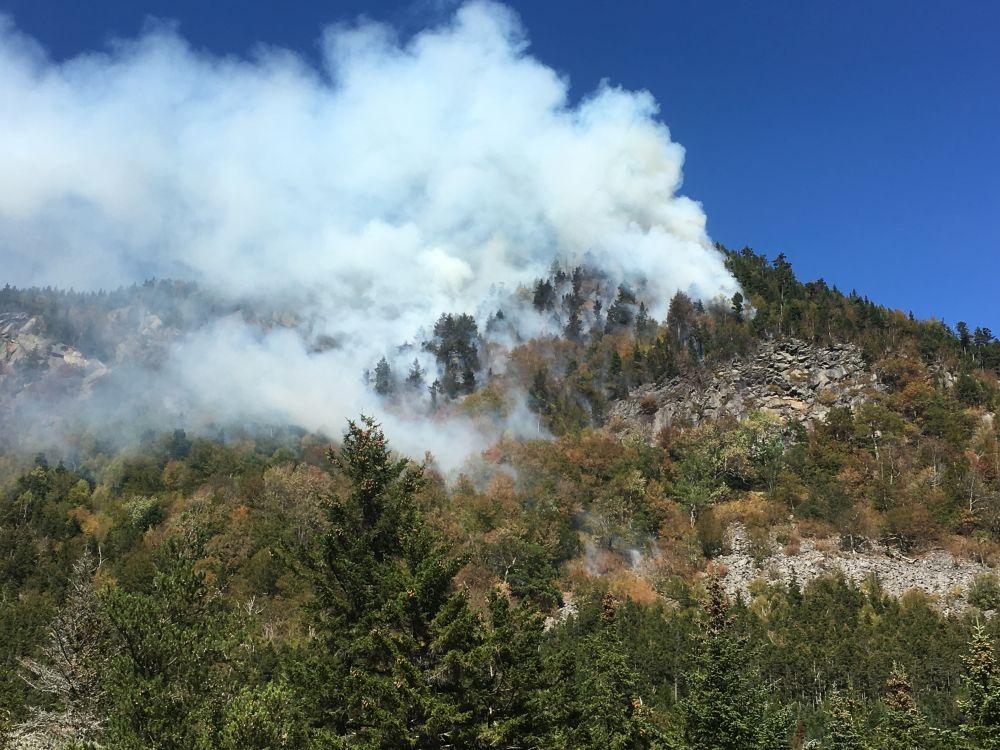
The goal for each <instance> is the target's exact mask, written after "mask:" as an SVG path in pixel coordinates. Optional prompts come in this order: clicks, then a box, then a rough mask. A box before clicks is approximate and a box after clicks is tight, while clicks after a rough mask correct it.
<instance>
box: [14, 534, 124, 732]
mask: <svg viewBox="0 0 1000 750" xmlns="http://www.w3.org/2000/svg"><path fill="white" fill-rule="evenodd" d="M95 568H96V565H95V562H94V559H93V556H92V555H91V554H90V553H89V552H88V553H84V554H83V555H82V556H81V557H80V558H79V559H78V560H77V561H76V562H75V563H74V565H73V570H72V573H71V575H70V579H69V586H68V591H67V595H66V602H65V604H64V605H63V607H62V609H61V610H60V611H59V613H58V614H57V615H56V617H55V618H54V619H53V621H52V622H51V624H50V625H49V628H48V632H47V634H46V636H47V637H46V642H45V645H44V646H43V648H42V650H41V653H40V654H39V656H38V658H33V659H29V658H24V659H21V660H20V666H21V669H22V678H23V679H24V681H25V682H26V683H27V684H28V685H29V686H30V687H31V688H32V689H33V690H34V691H36V692H37V693H39V694H40V695H41V696H45V699H46V702H47V703H51V704H54V705H52V707H51V708H48V709H39V710H36V711H35V712H34V713H33V714H32V715H31V716H30V717H29V718H28V720H27V721H25V722H23V723H21V724H20V725H18V726H17V727H15V728H14V730H13V732H12V736H11V737H9V738H8V740H9V741H10V743H11V746H12V747H21V746H24V747H28V746H30V745H31V742H30V741H29V738H30V737H31V736H33V735H35V734H36V733H38V732H41V733H43V734H44V735H46V736H49V737H52V738H57V739H58V740H59V741H61V742H71V741H75V742H87V741H90V740H96V739H99V738H100V733H101V730H102V729H103V724H104V716H103V715H102V711H101V702H102V698H103V695H104V691H103V687H102V685H101V667H102V658H101V651H102V642H103V640H104V638H105V637H106V624H105V622H104V618H103V617H102V616H101V611H100V607H99V602H98V598H97V595H96V592H95V591H94V587H93V576H94V572H95ZM2 740H3V738H2V737H0V741H2Z"/></svg>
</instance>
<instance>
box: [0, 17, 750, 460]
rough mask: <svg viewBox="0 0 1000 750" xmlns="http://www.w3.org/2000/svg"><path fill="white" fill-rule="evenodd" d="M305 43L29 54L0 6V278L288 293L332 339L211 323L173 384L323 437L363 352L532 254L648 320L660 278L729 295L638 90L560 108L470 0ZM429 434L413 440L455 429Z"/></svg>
mask: <svg viewBox="0 0 1000 750" xmlns="http://www.w3.org/2000/svg"><path fill="white" fill-rule="evenodd" d="M322 47H323V61H324V64H323V67H322V69H316V68H315V67H312V66H310V65H309V64H308V63H307V62H306V61H305V60H304V59H303V58H302V57H300V56H299V55H297V54H295V53H294V52H290V51H287V50H279V49H265V50H262V51H259V52H257V54H256V55H255V56H254V57H253V58H252V59H242V58H240V59H237V58H230V57H225V58H223V57H214V56H211V55H209V54H207V53H204V52H202V51H197V50H194V49H192V48H191V47H190V46H189V45H188V44H187V43H186V42H185V41H184V40H183V39H182V38H181V37H179V36H178V35H177V33H176V32H175V31H174V30H172V29H171V28H170V27H159V28H155V29H153V30H151V31H149V32H148V33H146V34H145V35H143V36H141V37H140V38H138V39H135V40H128V41H118V42H115V43H114V44H112V45H111V46H110V48H109V49H108V50H107V51H105V52H100V53H98V52H95V53H91V54H86V55H81V56H79V57H77V58H74V59H71V60H68V61H65V62H54V61H52V60H50V59H49V58H47V56H46V54H45V53H44V51H43V50H42V48H41V47H40V46H39V45H38V44H36V43H35V42H34V41H32V40H31V39H29V38H26V37H25V36H24V35H22V34H20V33H19V32H18V31H17V30H16V28H15V27H14V25H13V22H11V21H3V19H0V133H2V134H3V137H2V138H0V164H2V165H3V168H2V169H0V261H2V265H0V280H2V281H8V282H10V283H14V284H21V285H27V284H53V285H59V286H66V287H69V286H73V287H76V288H78V289H79V288H98V287H103V288H107V287H109V286H113V285H116V284H119V283H131V282H133V281H135V280H137V279H141V278H144V277H149V276H154V275H155V276H160V277H180V278H188V279H193V280H196V281H198V282H200V283H202V284H205V285H208V286H210V287H212V288H214V289H216V290H217V291H219V292H221V293H223V294H227V295H231V296H234V297H246V296H251V297H257V298H271V297H274V298H281V299H293V298H294V299H309V300H310V309H309V310H308V315H309V316H310V317H311V319H313V320H314V321H315V323H314V325H318V326H319V329H318V332H320V333H323V334H325V335H328V336H330V337H332V338H333V339H334V340H336V341H337V342H340V344H341V346H340V347H339V348H338V349H336V350H333V351H328V352H325V353H323V354H314V353H310V351H309V350H308V348H307V346H306V344H305V343H304V342H303V341H302V340H301V339H300V338H297V337H295V336H294V335H291V334H289V333H288V332H287V331H286V332H275V333H272V334H266V335H265V334H261V333H260V332H254V331H249V330H244V329H242V328H241V326H240V325H237V324H235V323H234V322H232V321H222V322H220V323H219V324H218V325H216V326H213V327H211V328H209V329H206V330H205V331H203V332H202V333H201V334H200V339H199V340H198V341H190V342H188V343H187V345H185V346H184V347H182V350H181V351H179V352H178V353H177V355H176V358H175V359H176V365H177V374H176V377H177V378H178V379H180V380H182V381H183V382H185V383H187V384H188V385H189V386H190V387H191V389H192V392H193V393H195V394H197V395H199V396H200V397H201V400H202V402H203V403H204V405H205V408H210V407H211V408H212V409H217V410H220V411H223V412H225V413H228V414H230V415H236V416H238V415H243V414H246V415H248V416H252V417H263V416H271V417H274V418H285V419H291V420H294V421H296V422H297V423H299V424H301V425H302V426H305V427H308V428H313V429H316V428H321V429H327V430H332V431H339V429H340V427H341V425H342V423H343V418H345V417H348V416H352V415H356V414H357V413H358V411H359V410H362V409H367V410H369V411H375V412H377V411H378V409H377V405H376V404H375V403H373V399H372V397H371V396H370V395H369V394H368V393H367V391H366V389H365V388H364V386H363V385H362V384H361V383H360V380H359V373H360V372H361V370H362V369H364V367H366V366H368V365H369V364H370V363H371V362H373V361H374V360H375V359H377V358H378V357H379V356H381V355H382V354H384V353H387V352H389V351H390V350H391V348H392V347H393V346H395V345H397V344H399V343H400V342H403V341H406V340H408V339H411V338H412V336H413V335H414V334H415V332H416V331H417V330H418V329H419V328H421V327H422V326H426V325H427V324H428V323H429V322H433V320H434V319H435V318H436V317H437V316H438V315H439V314H440V313H441V312H443V311H469V312H474V311H476V310H477V309H480V303H481V302H482V301H483V300H484V299H486V298H487V297H488V296H489V294H490V288H491V286H492V285H494V284H497V283H502V284H504V285H505V286H506V287H507V288H508V289H513V288H515V287H516V286H517V285H518V284H522V283H530V282H531V281H532V279H534V278H535V277H538V276H541V275H544V274H545V272H546V271H547V269H548V268H549V266H550V264H551V263H552V261H553V259H555V258H561V259H564V260H566V261H568V262H569V263H572V262H574V261H575V260H579V259H581V258H583V257H584V256H585V255H587V256H589V258H590V259H591V262H592V263H594V264H596V265H597V266H599V267H601V268H602V269H603V270H604V271H605V272H607V273H609V274H610V276H611V277H612V278H616V279H620V280H623V281H627V280H629V279H642V280H643V281H644V282H645V284H646V288H647V289H648V290H650V292H651V299H652V301H653V306H652V309H651V312H652V313H653V314H654V315H656V316H661V315H662V314H663V312H664V310H665V307H666V303H667V301H668V300H669V298H670V296H672V294H673V293H674V292H675V291H677V290H683V291H686V292H688V293H689V294H691V295H692V296H694V297H697V298H703V299H704V298H710V297H714V296H716V295H718V294H725V295H727V296H728V295H731V294H732V293H733V292H735V291H736V290H737V285H736V282H735V281H734V279H733V278H732V277H731V276H730V275H729V273H728V272H727V271H726V269H725V268H724V265H723V262H722V258H721V257H720V255H719V254H718V253H717V252H716V251H715V250H714V249H713V248H712V245H711V243H710V241H709V238H708V236H707V235H706V232H705V215H704V213H703V211H702V210H701V207H700V205H699V204H697V203H695V202H693V201H691V200H689V199H687V198H685V197H683V196H679V195H677V191H678V189H679V187H680V183H681V166H682V162H683V157H684V151H683V148H682V147H681V146H679V145H678V144H676V143H674V142H672V141H671V140H670V135H669V132H668V130H667V128H666V126H665V125H663V124H662V123H661V122H660V121H659V120H658V119H657V117H658V107H657V105H656V102H655V101H654V100H653V98H652V97H651V96H650V95H649V93H648V92H645V91H643V92H629V91H624V90H622V89H619V88H616V87H613V86H611V85H608V84H606V83H602V84H601V85H600V86H599V87H598V88H597V89H596V90H595V91H594V92H593V93H592V94H590V95H589V96H587V97H585V98H584V99H583V100H582V101H581V102H579V103H573V102H571V100H570V98H569V95H568V83H567V81H566V80H565V79H564V78H562V77H560V76H559V75H558V74H557V73H556V72H555V71H553V70H552V69H551V68H549V67H547V66H545V65H544V64H543V63H541V62H540V61H538V60H536V59H535V58H533V57H531V56H530V55H529V54H528V43H527V40H526V37H525V33H524V30H523V29H522V27H521V26H520V23H519V21H518V19H517V18H516V16H515V15H514V14H513V13H512V12H511V11H510V10H509V9H507V8H506V7H504V6H502V5H498V4H495V3H491V2H470V3H468V4H465V5H463V6H462V7H461V8H459V9H458V10H457V12H456V13H455V14H454V16H453V18H451V19H450V20H449V21H448V22H447V23H445V24H443V25H441V26H439V27H435V28H430V29H427V30H425V31H423V32H421V33H419V34H417V35H415V36H413V37H412V38H410V39H407V40H400V39H398V38H397V36H396V35H395V33H394V31H393V30H392V29H391V28H389V27H386V26H383V25H379V24H374V23H370V22H362V23H359V24H357V25H355V26H352V27H331V28H330V29H328V30H327V31H326V33H325V34H324V36H323V45H322ZM411 359H412V355H411ZM398 432H399V433H400V435H399V436H398V437H397V435H393V437H394V439H397V442H398V440H400V439H405V437H404V436H403V434H402V433H403V432H404V431H403V430H399V431H398ZM430 432H431V433H432V435H431V437H435V436H437V437H438V439H436V440H430V441H429V443H427V444H428V445H429V447H432V448H436V449H437V450H438V452H441V450H442V447H441V445H440V444H441V443H442V440H444V441H446V442H448V443H451V442H455V441H456V438H455V436H452V435H447V436H446V437H445V438H440V436H441V435H442V434H443V433H442V432H441V431H440V430H437V429H433V430H430ZM409 434H410V435H413V433H412V432H410V433H409ZM424 438H425V436H424V435H418V436H415V437H414V438H413V439H412V440H406V443H405V444H403V447H404V448H411V449H412V448H416V447H417V446H418V445H420V446H422V445H424V444H423V443H420V440H423V439H424ZM467 439H468V436H466V435H464V434H463V435H460V436H458V438H457V440H458V441H467ZM463 448H464V447H463Z"/></svg>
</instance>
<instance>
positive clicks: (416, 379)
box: [406, 359, 425, 392]
mask: <svg viewBox="0 0 1000 750" xmlns="http://www.w3.org/2000/svg"><path fill="white" fill-rule="evenodd" d="M424 374H425V373H424V368H422V367H421V366H420V360H418V359H414V360H413V364H412V365H410V371H409V373H407V375H406V387H407V388H409V389H411V390H413V391H416V392H420V391H421V390H422V389H423V387H424Z"/></svg>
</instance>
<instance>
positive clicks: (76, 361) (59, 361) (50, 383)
mask: <svg viewBox="0 0 1000 750" xmlns="http://www.w3.org/2000/svg"><path fill="white" fill-rule="evenodd" d="M107 372H108V368H107V367H106V366H105V365H104V363H102V362H101V361H100V360H98V359H95V358H89V357H87V356H85V355H84V354H83V353H82V352H80V351H78V350H77V349H75V348H73V347H72V346H68V345H66V344H63V343H60V342H58V341H53V340H52V339H50V338H48V337H47V336H46V335H45V333H44V326H43V323H42V320H41V319H40V318H39V317H37V316H28V315H26V314H24V313H2V314H0V397H3V396H6V397H11V396H15V395H17V394H19V393H22V392H25V391H33V392H37V391H40V390H41V391H44V390H51V389H56V390H59V391H62V392H65V391H68V390H79V391H81V392H86V391H88V390H89V389H90V388H91V387H93V385H94V383H96V382H97V381H98V380H100V379H101V378H102V377H104V376H105V375H106V374H107Z"/></svg>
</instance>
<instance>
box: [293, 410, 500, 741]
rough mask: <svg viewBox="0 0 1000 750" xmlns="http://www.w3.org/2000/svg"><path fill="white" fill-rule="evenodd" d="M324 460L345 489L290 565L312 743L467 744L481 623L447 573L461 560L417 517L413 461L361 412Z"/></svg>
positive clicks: (417, 475) (300, 678) (417, 477)
mask: <svg viewBox="0 0 1000 750" xmlns="http://www.w3.org/2000/svg"><path fill="white" fill-rule="evenodd" d="M330 457H331V460H332V461H333V462H334V463H335V465H336V466H337V467H338V469H339V470H340V472H341V474H342V475H343V476H344V478H345V479H346V480H347V481H348V483H349V485H350V491H349V492H348V493H347V494H346V495H344V496H339V497H336V498H334V500H333V501H332V502H331V503H330V505H329V509H328V522H329V530H328V531H327V533H325V534H324V535H323V536H322V538H321V539H320V540H319V545H318V546H317V548H316V549H315V550H313V551H312V552H311V553H310V554H308V555H307V556H306V557H305V558H304V559H303V560H302V561H301V565H300V566H299V570H300V572H301V573H302V574H303V575H304V576H305V577H306V579H307V580H308V581H309V582H310V583H311V585H312V588H313V591H314V595H315V604H314V606H313V609H312V611H313V616H312V622H311V625H312V627H313V628H314V629H315V631H316V632H317V634H318V635H317V639H316V641H315V642H314V644H313V645H312V646H313V647H312V648H311V649H310V652H309V653H308V654H307V655H306V657H305V658H304V659H302V660H298V664H297V666H296V669H295V673H296V681H297V683H298V687H299V688H300V690H302V692H303V694H304V695H305V696H307V698H308V703H309V705H308V708H307V715H308V716H309V718H310V721H311V723H312V725H313V729H314V734H315V737H316V739H317V741H321V742H326V743H329V744H330V745H332V746H339V744H342V743H347V744H350V745H352V746H354V745H356V746H361V747H372V748H407V747H412V748H418V747H419V748H434V747H470V746H472V745H473V742H474V735H475V731H476V726H477V721H476V715H475V711H474V705H473V704H472V700H473V698H474V696H476V695H477V694H481V690H480V689H477V687H476V684H477V683H476V680H477V679H478V672H477V670H476V669H475V665H474V664H473V661H472V658H471V654H472V653H473V652H474V651H475V650H476V649H477V648H478V647H479V645H480V642H481V628H480V624H479V622H478V619H477V617H476V616H475V615H474V613H473V612H472V611H471V610H470V608H469V606H468V602H467V599H466V596H465V595H464V593H462V592H459V591H455V590H453V586H452V580H453V578H454V575H455V573H456V572H457V571H458V569H459V567H460V565H461V561H460V560H458V559H457V558H456V557H455V556H453V555H452V554H451V551H450V549H449V548H448V546H447V545H446V544H445V543H444V542H443V541H442V540H441V539H440V538H438V537H437V536H436V535H435V534H434V533H432V532H431V530H430V529H429V528H428V527H427V526H426V525H425V524H424V522H423V521H422V520H421V518H420V515H419V513H418V511H417V507H416V504H415V501H414V494H415V493H416V492H417V490H418V489H419V488H420V487H421V485H422V483H423V481H424V480H423V472H422V469H421V467H415V466H413V465H411V464H410V462H409V461H407V460H405V459H399V460H397V459H393V458H392V455H391V453H390V451H389V447H388V444H387V441H386V439H385V436H384V435H383V434H382V432H381V430H380V429H379V427H378V425H377V424H376V423H375V422H374V421H373V420H372V419H370V418H368V417H363V418H362V420H361V423H360V424H357V423H355V422H349V426H348V430H347V433H346V435H345V437H344V441H343V444H342V447H341V449H340V451H339V452H338V453H332V452H331V455H330Z"/></svg>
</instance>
